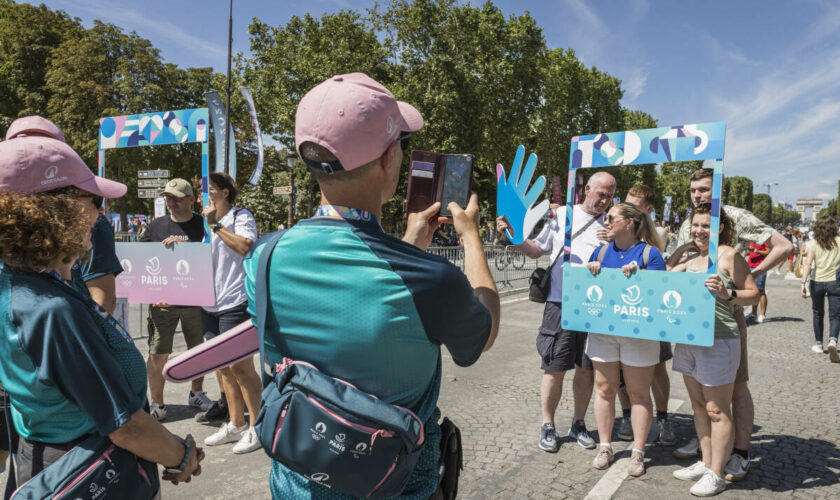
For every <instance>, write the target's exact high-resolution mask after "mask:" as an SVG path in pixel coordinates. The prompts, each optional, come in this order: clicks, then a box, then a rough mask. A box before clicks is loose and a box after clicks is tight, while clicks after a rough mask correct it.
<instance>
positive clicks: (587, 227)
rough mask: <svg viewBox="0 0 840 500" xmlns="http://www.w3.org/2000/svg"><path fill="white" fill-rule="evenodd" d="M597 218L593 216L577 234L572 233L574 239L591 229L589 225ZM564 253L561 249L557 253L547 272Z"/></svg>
mask: <svg viewBox="0 0 840 500" xmlns="http://www.w3.org/2000/svg"><path fill="white" fill-rule="evenodd" d="M572 210H574V208H573V209H572ZM597 219H598V217H593V218H591V219H589V222H587V223H586V224H584V225H583V227H582V228H580V229H578V230H577V231H575V234H573V235H572V239H573V240H574V239H575V238H577V237H578V236H580V235H581V233H583V232H584V231H586V230H587V229H589V226H591V225H592V224H593V223H594V222H595V220H597ZM562 255H563V251H562V250H561V251H560V253H558V254H557V257H555V258H554V261H553V262H552V263H551V265H550V266H548V269H546V272H547V273H550V272H551V268H553V267H554V264H556V263H557V260H558V259H560V257H561V256H562Z"/></svg>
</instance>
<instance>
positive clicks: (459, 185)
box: [440, 155, 473, 217]
mask: <svg viewBox="0 0 840 500" xmlns="http://www.w3.org/2000/svg"><path fill="white" fill-rule="evenodd" d="M445 158H446V159H445V162H444V164H443V172H442V174H443V189H442V191H441V194H440V215H442V216H444V217H450V216H452V213H451V212H450V211H449V208H448V206H449V203H450V202H453V201H454V202H455V203H457V204H458V206H459V207H461V208H466V207H467V203H469V201H470V190H471V189H472V167H473V155H445Z"/></svg>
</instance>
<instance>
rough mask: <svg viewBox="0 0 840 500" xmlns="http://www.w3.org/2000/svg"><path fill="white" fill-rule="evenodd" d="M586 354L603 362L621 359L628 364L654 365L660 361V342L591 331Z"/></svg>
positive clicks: (593, 359) (594, 359)
mask: <svg viewBox="0 0 840 500" xmlns="http://www.w3.org/2000/svg"><path fill="white" fill-rule="evenodd" d="M586 355H587V356H589V358H590V359H591V360H592V361H598V362H601V363H611V362H614V361H621V363H622V364H624V365H627V366H639V367H644V366H653V365H655V364H657V363H659V342H658V341H656V340H645V339H634V338H631V337H617V336H615V335H605V334H603V333H590V334H589V335H588V337H587V340H586Z"/></svg>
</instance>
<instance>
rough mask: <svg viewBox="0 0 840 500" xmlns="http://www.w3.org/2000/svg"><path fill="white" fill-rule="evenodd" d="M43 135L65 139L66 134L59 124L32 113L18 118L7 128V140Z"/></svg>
mask: <svg viewBox="0 0 840 500" xmlns="http://www.w3.org/2000/svg"><path fill="white" fill-rule="evenodd" d="M24 135H27V136H32V135H41V136H45V137H52V138H53V139H56V140H59V141H61V142H65V141H64V134H63V133H62V132H61V129H60V128H58V126H57V125H56V124H55V123H53V122H51V121H49V120H47V119H46V118H44V117H43V116H38V115H32V116H24V117H23V118H18V119H17V120H15V121H13V122H12V124H11V125H9V128H8V130H6V140H9V139H14V138H15V137H21V136H24Z"/></svg>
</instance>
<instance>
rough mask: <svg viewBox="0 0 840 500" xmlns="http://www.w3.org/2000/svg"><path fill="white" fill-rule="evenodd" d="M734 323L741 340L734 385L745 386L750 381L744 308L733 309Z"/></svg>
mask: <svg viewBox="0 0 840 500" xmlns="http://www.w3.org/2000/svg"><path fill="white" fill-rule="evenodd" d="M735 322H736V323H738V334H739V335H740V340H741V363H740V364H739V365H738V372H737V373H736V374H735V383H736V384H742V383H743V384H745V383H747V382H748V381H749V380H750V364H749V362H748V361H747V320H746V319H745V318H744V308H743V307H738V308H736V309H735Z"/></svg>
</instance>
